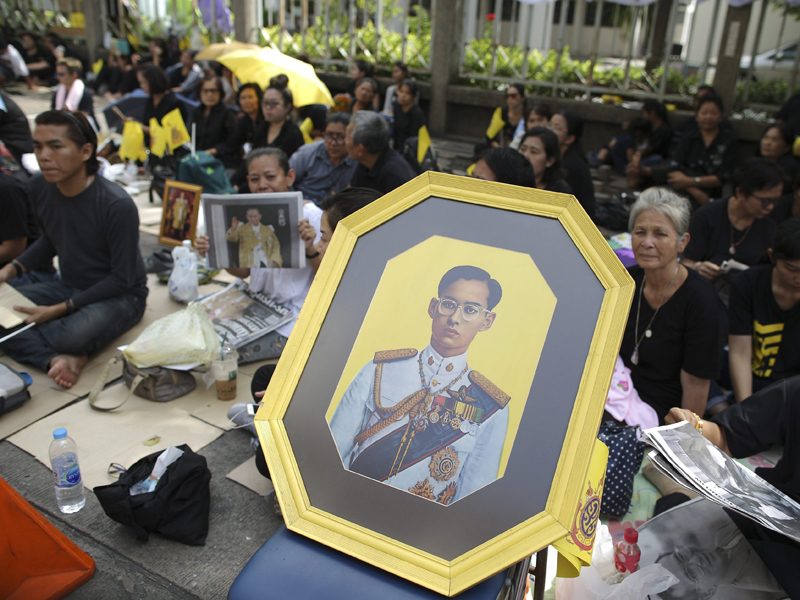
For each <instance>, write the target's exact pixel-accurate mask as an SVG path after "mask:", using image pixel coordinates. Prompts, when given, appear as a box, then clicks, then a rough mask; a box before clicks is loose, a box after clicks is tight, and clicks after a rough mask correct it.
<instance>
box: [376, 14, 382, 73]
mask: <svg viewBox="0 0 800 600" xmlns="http://www.w3.org/2000/svg"><path fill="white" fill-rule="evenodd" d="M382 31H383V0H377V7H376V8H375V62H376V63H377V64H380V62H381V32H382Z"/></svg>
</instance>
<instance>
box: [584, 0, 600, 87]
mask: <svg viewBox="0 0 800 600" xmlns="http://www.w3.org/2000/svg"><path fill="white" fill-rule="evenodd" d="M602 25H603V0H597V7H596V11H595V13H594V40H593V41H592V55H591V57H590V60H589V78H588V79H587V80H586V101H587V102H590V101H591V100H592V92H591V89H592V85H594V66H595V64H597V53H598V51H599V50H600V30H601V28H602Z"/></svg>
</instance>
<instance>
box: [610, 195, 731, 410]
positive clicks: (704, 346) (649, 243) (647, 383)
mask: <svg viewBox="0 0 800 600" xmlns="http://www.w3.org/2000/svg"><path fill="white" fill-rule="evenodd" d="M689 213H690V207H689V201H688V200H686V199H685V198H682V197H681V196H678V195H677V194H675V193H674V192H670V191H668V190H666V189H664V188H650V189H648V190H645V191H644V192H642V194H641V195H640V196H639V199H638V200H637V201H636V203H635V204H634V205H633V207H632V208H631V214H630V223H629V224H630V229H631V242H632V246H633V255H634V257H635V258H636V262H637V265H638V266H635V267H632V268H631V269H629V272H630V274H631V276H632V277H633V280H634V282H635V284H636V292H635V294H636V295H635V296H634V300H633V307H632V308H631V311H630V313H629V315H628V322H627V325H626V326H625V333H624V335H623V338H622V347H621V348H620V356H621V357H622V360H623V362H624V363H625V366H626V367H628V368H629V369H630V370H631V377H632V379H633V383H634V387H635V388H636V391H638V392H639V396H641V398H642V400H644V401H645V402H646V403H647V404H649V405H650V406H652V407H653V408H654V409H655V411H656V413H657V414H658V418H659V422H660V423H662V424H663V422H664V417H665V416H666V415H667V413H668V412H669V410H670V408H672V407H673V406H675V405H680V406H682V407H683V408H686V409H688V410H692V411H694V412H696V413H697V414H700V415H702V414H703V413H704V412H705V409H706V402H707V401H708V393H709V387H710V384H711V381H712V380H716V379H717V378H718V377H719V373H720V363H721V356H722V345H723V344H722V342H723V340H724V335H725V333H726V331H725V326H724V307H723V306H722V303H721V301H720V300H719V297H718V296H717V294H716V292H715V291H714V288H713V286H712V285H711V284H710V283H709V282H708V281H707V280H706V279H704V278H703V277H701V276H700V275H699V274H698V273H697V272H696V271H695V270H694V269H689V268H687V267H685V266H683V265H681V264H680V263H679V262H678V255H679V254H680V253H681V252H683V250H684V249H685V248H686V244H687V243H688V242H689V234H688V233H687V231H688V228H689Z"/></svg>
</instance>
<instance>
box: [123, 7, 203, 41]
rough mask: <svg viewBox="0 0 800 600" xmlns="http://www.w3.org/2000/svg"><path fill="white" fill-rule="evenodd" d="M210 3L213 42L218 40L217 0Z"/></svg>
mask: <svg viewBox="0 0 800 600" xmlns="http://www.w3.org/2000/svg"><path fill="white" fill-rule="evenodd" d="M209 4H211V27H209V32H208V33H209V36H208V37H209V39H210V41H211V43H212V44H213V43H214V42H216V41H217V1H216V0H211V2H210V3H209ZM141 22H142V20H141V19H139V23H141Z"/></svg>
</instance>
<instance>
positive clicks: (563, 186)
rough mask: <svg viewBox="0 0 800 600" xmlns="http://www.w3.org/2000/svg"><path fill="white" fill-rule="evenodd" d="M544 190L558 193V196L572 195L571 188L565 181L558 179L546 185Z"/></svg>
mask: <svg viewBox="0 0 800 600" xmlns="http://www.w3.org/2000/svg"><path fill="white" fill-rule="evenodd" d="M544 189H545V190H546V191H548V192H558V193H559V194H570V195H572V188H571V187H570V185H569V184H568V183H567V182H566V181H564V180H563V179H561V178H560V177H559V178H558V179H554V180H553V181H551V182H550V183H548V184H547V185H546V186H545V188H544Z"/></svg>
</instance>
